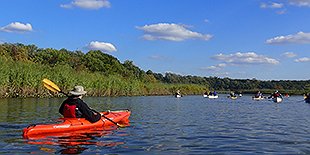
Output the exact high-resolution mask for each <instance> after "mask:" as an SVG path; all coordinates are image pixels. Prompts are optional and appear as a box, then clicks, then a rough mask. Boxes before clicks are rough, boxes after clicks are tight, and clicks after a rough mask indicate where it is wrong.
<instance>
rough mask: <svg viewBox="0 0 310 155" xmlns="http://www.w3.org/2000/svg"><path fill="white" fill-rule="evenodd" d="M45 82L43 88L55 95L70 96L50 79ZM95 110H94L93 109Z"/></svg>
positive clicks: (44, 80)
mask: <svg viewBox="0 0 310 155" xmlns="http://www.w3.org/2000/svg"><path fill="white" fill-rule="evenodd" d="M42 82H43V86H44V87H45V88H47V89H48V90H50V91H52V92H54V93H62V94H65V95H66V96H68V94H67V93H65V92H63V91H62V90H61V89H60V88H59V87H58V86H57V85H56V84H55V83H54V82H52V81H50V80H49V79H43V80H42ZM91 110H93V109H91ZM93 111H94V112H96V113H98V112H97V111H95V110H93ZM101 116H102V117H103V118H105V119H107V120H109V121H110V122H112V123H113V124H115V125H116V126H118V127H121V128H122V127H125V125H122V124H118V123H116V122H114V121H113V120H111V119H110V118H108V117H106V116H104V115H103V114H102V115H101Z"/></svg>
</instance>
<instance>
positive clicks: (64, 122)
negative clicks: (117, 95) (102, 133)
mask: <svg viewBox="0 0 310 155" xmlns="http://www.w3.org/2000/svg"><path fill="white" fill-rule="evenodd" d="M101 115H104V116H105V117H106V118H108V119H110V120H108V119H106V118H104V117H101V120H99V121H97V122H95V123H90V122H89V121H87V120H86V119H85V118H61V119H60V120H61V122H60V123H57V124H42V125H40V124H37V125H30V126H28V127H27V128H24V129H23V137H24V138H34V137H41V136H46V135H54V134H59V133H76V132H87V131H98V130H104V129H105V128H106V127H109V126H113V125H115V124H114V123H113V122H115V123H118V124H121V125H126V126H128V125H129V116H130V111H129V110H120V111H108V112H101ZM111 120H112V121H113V122H111Z"/></svg>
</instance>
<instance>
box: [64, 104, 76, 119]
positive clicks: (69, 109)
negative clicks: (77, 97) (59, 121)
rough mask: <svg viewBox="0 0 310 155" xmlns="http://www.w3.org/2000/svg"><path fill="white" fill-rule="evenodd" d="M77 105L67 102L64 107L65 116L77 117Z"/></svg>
mask: <svg viewBox="0 0 310 155" xmlns="http://www.w3.org/2000/svg"><path fill="white" fill-rule="evenodd" d="M75 110H76V105H75V104H72V105H70V104H65V106H64V109H63V114H64V117H65V118H76V114H75Z"/></svg>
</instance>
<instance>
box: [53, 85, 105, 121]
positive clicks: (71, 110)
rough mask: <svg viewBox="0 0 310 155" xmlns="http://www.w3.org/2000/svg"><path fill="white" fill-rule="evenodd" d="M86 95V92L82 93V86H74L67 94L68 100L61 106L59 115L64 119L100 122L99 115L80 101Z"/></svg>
mask: <svg viewBox="0 0 310 155" xmlns="http://www.w3.org/2000/svg"><path fill="white" fill-rule="evenodd" d="M86 93H87V92H86V91H84V88H83V87H82V86H75V87H74V89H73V90H72V91H70V92H69V96H68V98H67V99H66V100H65V101H64V102H63V103H62V104H61V106H60V108H59V113H60V114H62V115H63V116H64V117H65V118H85V119H87V120H88V121H89V122H91V123H94V122H97V121H98V120H100V118H101V115H100V113H98V112H96V111H94V110H92V109H91V108H89V106H88V105H87V104H86V103H85V102H84V101H83V100H82V97H83V95H85V94H86Z"/></svg>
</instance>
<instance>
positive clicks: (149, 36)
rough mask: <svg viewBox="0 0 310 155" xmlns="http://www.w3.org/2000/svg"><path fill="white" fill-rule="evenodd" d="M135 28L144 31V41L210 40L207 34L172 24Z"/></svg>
mask: <svg viewBox="0 0 310 155" xmlns="http://www.w3.org/2000/svg"><path fill="white" fill-rule="evenodd" d="M137 28H138V29H140V30H143V31H144V33H145V35H144V36H143V38H144V39H146V40H169V41H183V40H186V39H202V40H210V39H211V38H212V36H211V35H209V34H201V33H198V32H193V31H191V30H188V29H187V28H186V27H185V26H184V25H180V24H173V23H172V24H169V23H159V24H152V25H145V26H142V27H137Z"/></svg>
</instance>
